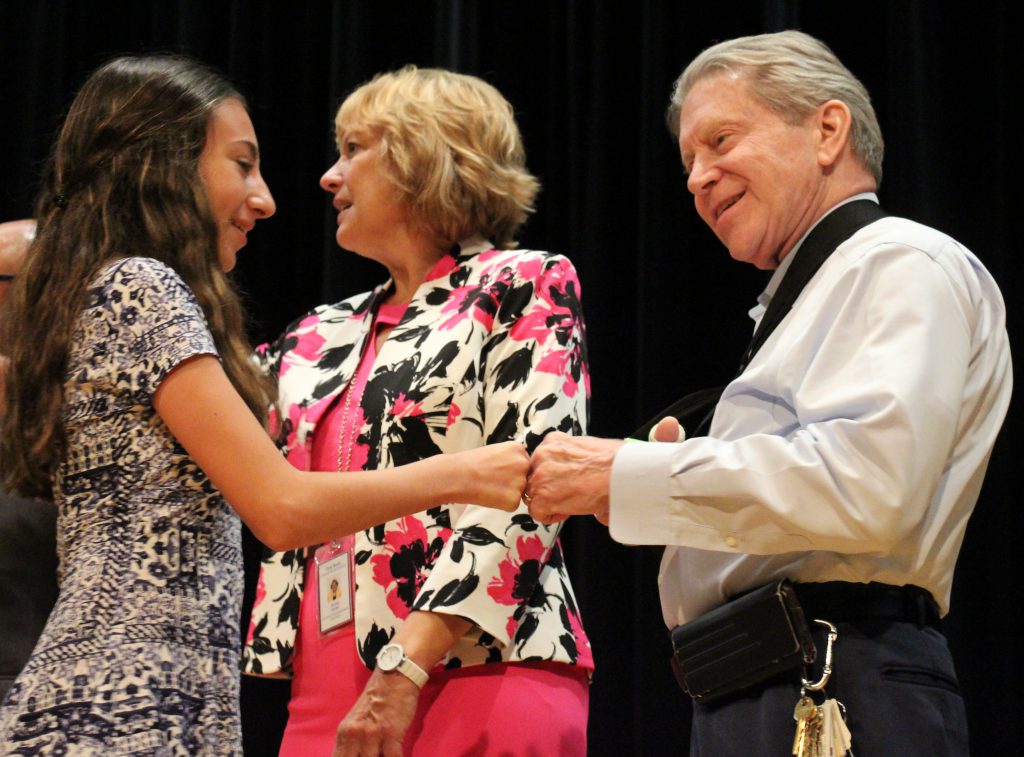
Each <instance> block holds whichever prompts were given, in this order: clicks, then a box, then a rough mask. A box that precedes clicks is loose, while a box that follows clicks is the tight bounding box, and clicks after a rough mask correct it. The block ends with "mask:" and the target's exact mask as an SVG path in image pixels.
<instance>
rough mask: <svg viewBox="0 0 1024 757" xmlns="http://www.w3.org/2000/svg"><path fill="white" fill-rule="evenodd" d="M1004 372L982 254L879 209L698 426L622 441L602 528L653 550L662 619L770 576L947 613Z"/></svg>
mask: <svg viewBox="0 0 1024 757" xmlns="http://www.w3.org/2000/svg"><path fill="white" fill-rule="evenodd" d="M850 199H851V200H852V199H857V198H850ZM793 257H794V255H792V254H791V255H789V256H787V258H786V260H784V261H783V265H784V266H785V264H786V263H788V261H790V260H792V258H793ZM784 273H785V269H784V267H782V268H780V269H778V270H777V271H776V272H775V274H774V276H773V277H772V280H771V282H770V283H769V286H768V289H767V290H766V292H765V293H764V294H763V295H762V297H761V298H760V299H761V305H760V306H758V307H755V308H754V309H753V310H752V311H751V315H752V317H754V319H755V321H756V320H758V319H759V318H760V317H761V315H762V314H763V312H764V307H763V306H764V305H766V304H767V302H768V301H770V296H771V294H772V293H774V292H775V290H776V289H777V287H778V285H779V282H780V280H781V277H782V275H783V274H784ZM1011 383H1012V378H1011V367H1010V350H1009V342H1008V339H1007V335H1006V328H1005V310H1004V306H1003V300H1002V296H1001V295H1000V293H999V289H998V288H997V286H996V284H995V282H994V281H993V279H992V277H991V276H990V274H989V273H988V271H986V270H985V268H984V267H983V266H982V264H981V263H980V261H978V259H977V258H976V257H975V256H974V255H973V254H972V253H971V252H970V251H968V250H967V249H966V248H964V247H963V246H962V245H960V244H959V243H957V242H956V241H955V240H953V239H951V238H950V237H948V236H946V235H945V234H942V233H940V232H938V231H936V230H934V229H931V228H929V227H926V226H922V225H921V224H917V223H914V222H913V221H908V220H906V219H901V218H893V217H889V218H884V219H882V220H879V221H876V222H874V223H872V224H870V225H868V226H866V227H864V228H862V229H861V230H859V231H858V232H857V233H855V234H854V235H853V236H852V237H851V238H850V239H848V240H846V241H845V242H843V243H842V244H841V245H840V246H839V247H838V249H837V250H836V251H835V252H834V253H833V254H832V255H831V256H830V257H829V258H828V259H827V260H826V261H825V263H824V264H823V265H822V267H821V269H820V270H819V271H818V272H817V274H816V275H815V276H814V278H813V279H811V281H810V282H809V283H808V285H807V286H806V287H805V289H804V291H803V292H802V293H801V294H800V296H799V297H798V298H797V300H796V302H795V303H794V305H793V309H792V311H791V312H790V313H789V315H788V316H787V317H786V318H785V319H784V320H783V321H782V323H780V325H779V326H778V328H777V329H776V330H775V331H774V333H773V334H772V335H771V337H770V338H769V339H768V341H767V342H766V343H765V344H764V346H763V347H762V348H761V350H760V351H759V352H758V353H757V355H756V356H755V357H754V359H753V360H752V361H751V363H750V365H749V366H747V368H746V370H745V371H744V372H743V373H742V374H741V375H740V376H739V377H737V378H736V379H735V380H733V382H732V383H730V384H729V386H728V387H727V388H726V390H725V392H724V393H723V395H722V399H721V401H720V402H719V404H718V406H717V408H716V410H715V415H714V419H713V421H712V424H711V429H710V432H709V435H708V436H707V437H701V438H696V439H691V440H688V441H685V442H683V443H681V444H659V443H644V442H641V443H636V444H626V445H624V446H623V447H622V448H621V449H620V451H619V453H618V454H617V455H616V457H615V461H614V464H613V468H612V478H611V514H610V515H611V534H612V536H613V537H614V538H615V539H616V540H618V541H620V542H623V543H626V544H665V545H668V547H667V549H666V551H665V556H664V559H663V560H662V566H661V573H660V575H659V584H660V589H661V598H662V609H663V612H664V616H665V622H666V624H668V625H669V626H670V627H671V626H675V625H677V624H680V623H684V622H687V621H689V620H692V619H694V618H696V617H698V616H700V615H701V614H702V613H704V612H706V611H707V610H709V609H712V608H713V607H716V606H718V605H720V604H722V603H723V602H725V601H726V600H727V599H728V598H729V597H731V596H733V595H735V594H737V593H739V592H742V591H744V590H747V589H750V588H753V587H756V586H759V585H761V584H764V583H767V582H768V581H771V580H773V579H775V578H779V577H783V576H788V577H789V578H792V579H794V580H797V581H851V582H867V581H879V582H882V583H888V584H894V585H903V584H916V585H918V586H921V587H923V588H925V589H928V590H929V591H931V592H932V595H933V596H934V597H935V600H936V601H937V602H938V604H939V606H940V610H941V612H942V614H945V613H946V611H947V610H948V606H949V594H950V586H951V583H952V577H953V567H954V564H955V562H956V558H957V554H958V553H959V550H960V545H961V542H962V541H963V536H964V530H965V528H966V526H967V519H968V517H969V516H970V514H971V511H972V510H973V508H974V505H975V503H976V501H977V498H978V492H979V489H980V487H981V483H982V479H983V477H984V474H985V469H986V467H987V465H988V459H989V455H990V453H991V450H992V445H993V443H994V442H995V438H996V435H997V433H998V431H999V428H1000V426H1001V424H1002V421H1003V418H1004V417H1005V415H1006V410H1007V406H1008V404H1009V400H1010V389H1011Z"/></svg>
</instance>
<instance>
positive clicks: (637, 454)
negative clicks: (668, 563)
mask: <svg viewBox="0 0 1024 757" xmlns="http://www.w3.org/2000/svg"><path fill="white" fill-rule="evenodd" d="M678 450H679V445H678V444H669V443H664V442H628V443H626V444H623V445H622V447H620V448H619V451H618V452H617V453H616V454H615V459H614V460H613V461H612V478H611V486H610V488H609V498H608V499H609V521H608V528H609V532H610V533H611V536H612V538H613V539H615V541H617V542H621V543H622V544H659V545H660V544H669V543H671V539H670V535H671V531H672V520H673V519H672V513H671V510H672V506H671V499H670V497H669V478H670V476H669V471H670V470H671V460H672V455H673V453H675V452H677V451H678Z"/></svg>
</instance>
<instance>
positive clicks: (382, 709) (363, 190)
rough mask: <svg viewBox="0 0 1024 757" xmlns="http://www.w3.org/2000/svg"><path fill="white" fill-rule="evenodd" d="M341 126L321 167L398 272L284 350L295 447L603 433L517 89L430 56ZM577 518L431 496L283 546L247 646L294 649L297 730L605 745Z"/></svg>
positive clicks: (313, 459)
mask: <svg viewBox="0 0 1024 757" xmlns="http://www.w3.org/2000/svg"><path fill="white" fill-rule="evenodd" d="M336 129H337V143H338V150H339V152H340V157H339V159H338V162H337V163H335V165H333V166H332V167H331V168H330V169H328V171H327V173H325V174H324V176H323V178H322V179H321V182H320V183H321V186H322V187H323V188H324V189H325V190H326V191H327V192H328V193H329V194H330V195H331V196H332V197H333V201H334V206H335V208H337V211H338V230H337V241H338V244H339V245H340V246H342V247H343V248H344V249H346V250H350V251H352V252H354V253H356V254H359V255H362V256H364V257H368V258H370V259H372V260H375V261H377V262H379V263H381V264H382V265H383V266H384V267H385V268H386V269H387V271H388V273H389V274H390V276H389V278H388V279H387V280H386V281H385V282H384V283H383V284H381V285H380V286H378V287H377V288H376V289H374V290H373V291H371V292H367V293H363V294H359V295H356V296H354V297H351V298H349V299H347V300H345V301H343V302H340V303H337V304H334V305H326V306H323V307H320V308H318V309H317V310H315V311H314V312H312V313H310V314H309V315H307V316H305V317H304V318H301V319H300V320H298V321H297V322H296V323H295V324H294V325H293V326H292V327H290V328H289V329H288V330H287V331H286V332H285V333H284V334H283V335H282V336H281V338H280V339H278V340H277V341H276V342H274V343H272V344H270V345H268V346H266V347H265V348H264V349H263V350H262V352H261V354H262V358H263V361H264V365H265V367H266V369H267V370H268V371H269V372H270V373H271V374H272V375H273V376H275V377H276V378H277V380H278V386H279V391H280V400H281V408H282V413H283V416H284V424H285V428H286V429H287V439H286V441H285V447H286V451H287V454H288V459H289V460H290V461H291V462H292V464H293V465H295V466H296V467H298V468H301V469H313V470H339V469H340V470H376V469H383V468H390V467H392V466H395V465H401V464H403V463H407V462H411V461H415V460H419V459H422V458H424V457H429V456H431V455H436V454H437V453H439V452H455V451H459V450H470V449H472V448H474V447H477V446H479V445H483V444H488V443H490V442H494V441H499V440H501V441H505V440H519V441H522V442H524V443H525V444H526V445H527V446H528V447H532V446H533V445H535V444H536V443H537V442H538V441H539V440H540V439H541V438H542V437H543V435H544V434H545V433H547V432H549V431H551V430H555V429H557V430H562V431H566V432H569V433H582V432H583V431H584V430H585V425H586V412H587V398H588V377H587V367H586V353H585V347H584V340H583V337H584V333H583V331H584V328H583V319H582V313H581V310H580V303H579V284H578V280H577V277H576V273H575V270H574V269H573V267H572V264H571V263H570V262H569V261H568V260H567V259H566V258H565V257H562V256H560V255H554V254H551V253H547V252H538V251H527V250H516V249H514V246H515V244H514V235H515V233H516V231H517V230H518V228H519V227H520V226H521V224H522V223H523V221H524V220H525V219H526V216H527V214H528V213H529V212H530V211H531V210H532V204H533V199H534V196H535V194H536V192H537V188H538V185H537V181H536V179H534V177H533V176H531V175H530V174H529V173H528V172H527V170H526V168H525V165H524V152H523V147H522V143H521V139H520V136H519V131H518V127H517V126H516V123H515V120H514V118H513V115H512V109H511V106H510V105H509V103H508V102H507V101H506V100H505V99H504V98H503V97H502V96H501V94H500V93H499V92H498V91H497V90H495V89H494V88H493V87H492V86H490V85H489V84H487V83H485V82H483V81H482V80H480V79H478V78H475V77H472V76H465V75H460V74H454V73H450V72H447V71H440V70H421V69H416V68H412V67H409V68H405V69H402V70H400V71H396V72H392V73H386V74H382V75H379V76H378V77H376V78H375V79H373V80H372V81H370V82H369V83H367V84H365V85H363V86H362V87H360V88H358V89H357V90H356V91H355V92H353V93H352V94H351V95H350V96H349V97H348V98H347V99H346V100H345V102H344V103H343V104H342V106H341V108H340V110H339V111H338V114H337V119H336ZM557 536H558V527H557V526H554V525H548V524H543V523H538V522H537V521H535V520H533V519H532V518H530V516H529V515H528V513H527V511H526V508H525V506H523V507H521V508H520V510H518V511H516V512H514V513H505V512H502V513H495V512H491V511H488V510H485V509H483V508H480V507H477V506H476V505H475V504H474V503H468V504H465V505H458V506H442V507H429V506H428V505H427V503H424V507H423V508H422V510H421V512H419V513H417V514H415V515H413V516H410V517H406V518H399V519H393V520H386V521H385V520H382V521H381V523H380V524H378V525H376V526H374V527H372V528H369V529H366V530H363V531H358V532H356V533H354V534H352V535H349V536H347V537H346V538H344V539H340V540H336V541H334V542H330V543H327V544H322V545H314V546H312V547H310V548H309V549H308V550H304V551H300V552H297V553H294V552H293V553H287V554H275V555H271V556H269V557H268V558H267V560H266V561H265V564H264V570H263V574H262V575H261V579H260V584H259V589H258V593H257V594H258V595H257V603H256V607H255V610H254V615H253V620H252V623H251V625H250V639H249V645H248V648H247V649H246V653H245V666H246V669H247V670H248V671H249V672H252V673H257V674H264V675H277V674H281V673H282V672H288V671H293V673H294V678H293V683H292V699H291V703H290V706H289V710H290V716H289V721H288V726H287V729H286V732H285V736H284V742H283V744H282V749H281V754H282V755H309V754H329V753H330V751H331V748H332V746H334V747H335V754H339V755H371V754H372V755H376V754H378V753H383V754H401V753H403V751H404V753H405V754H415V755H454V754H492V753H498V752H499V751H500V752H502V753H509V754H524V755H525V754H559V755H583V754H585V752H586V722H587V703H588V679H589V673H590V671H591V669H592V667H593V660H592V656H591V653H590V649H589V642H588V641H587V637H586V634H585V633H584V631H583V628H582V625H581V623H580V617H579V611H578V608H577V606H576V602H575V599H574V598H573V594H572V588H571V584H570V581H569V577H568V575H567V573H566V568H565V564H564V561H563V559H562V553H561V549H560V546H559V544H558V539H557ZM339 575H340V576H343V580H344V582H345V584H344V589H345V590H344V591H343V594H344V597H343V598H342V599H341V600H333V601H332V600H329V599H328V598H327V588H328V587H329V585H330V579H331V577H333V576H339ZM339 723H340V727H339Z"/></svg>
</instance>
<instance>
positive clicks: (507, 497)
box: [447, 442, 530, 512]
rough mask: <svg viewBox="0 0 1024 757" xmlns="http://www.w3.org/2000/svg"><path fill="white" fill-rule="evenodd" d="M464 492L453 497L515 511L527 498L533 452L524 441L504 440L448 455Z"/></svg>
mask: <svg viewBox="0 0 1024 757" xmlns="http://www.w3.org/2000/svg"><path fill="white" fill-rule="evenodd" d="M447 457H448V458H449V460H450V462H451V463H453V464H454V465H453V467H454V474H455V476H456V477H457V478H456V480H458V481H459V482H460V484H459V488H460V490H461V492H462V493H461V495H459V496H456V497H455V498H454V499H453V501H455V502H465V503H470V504H474V505H484V506H486V507H494V508H497V509H499V510H505V511H506V512H512V511H513V510H515V509H516V508H517V507H519V503H520V501H521V500H522V498H523V490H524V489H525V488H526V472H527V471H528V470H529V468H530V456H529V454H527V452H526V448H525V447H523V445H522V443H521V442H501V443H499V444H488V445H487V446H486V447H477V448H476V449H471V450H467V451H465V452H457V453H455V454H452V455H448V456H447Z"/></svg>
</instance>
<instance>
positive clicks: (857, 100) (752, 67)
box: [665, 31, 885, 184]
mask: <svg viewBox="0 0 1024 757" xmlns="http://www.w3.org/2000/svg"><path fill="white" fill-rule="evenodd" d="M717 74H733V75H736V76H741V77H743V78H744V79H745V80H746V81H747V82H748V83H749V85H750V92H751V94H753V95H754V96H755V97H756V98H758V100H760V101H761V102H762V103H763V104H764V105H765V106H766V107H768V108H770V109H772V110H773V111H775V112H776V113H778V114H779V115H780V116H782V117H783V118H784V119H786V120H787V121H789V122H790V123H800V122H802V121H803V120H804V119H805V118H807V116H808V115H810V113H811V112H812V111H813V110H814V109H815V108H817V107H818V106H819V105H821V104H822V103H824V102H826V101H828V100H840V101H842V102H844V103H846V107H848V108H849V109H850V113H851V114H852V119H853V123H852V127H851V131H852V143H853V153H854V155H856V156H857V157H858V158H859V159H860V160H861V162H862V163H863V164H864V166H865V168H867V169H868V170H869V171H870V172H871V173H872V174H873V175H874V177H875V181H876V182H877V183H878V184H881V183H882V157H883V155H884V153H885V145H884V143H883V142H882V130H881V128H880V127H879V125H878V117H877V116H876V115H875V109H874V108H873V107H872V106H871V97H870V96H869V95H868V91H867V90H866V89H865V88H864V85H863V84H861V83H860V81H859V80H858V79H857V77H855V76H854V75H853V74H852V73H850V70H849V69H848V68H846V66H844V65H843V64H842V63H840V62H839V59H838V58H837V57H836V55H835V53H833V52H832V51H831V50H830V49H829V48H828V46H827V45H826V44H825V43H824V42H821V41H820V40H817V39H815V38H814V37H812V36H810V35H809V34H804V33H803V32H797V31H785V32H778V33H775V34H758V35H755V36H751V37H738V38H736V39H730V40H726V41H725V42H720V43H718V44H717V45H714V46H712V47H709V48H707V49H706V50H704V52H702V53H701V54H700V55H698V56H697V57H696V58H694V59H693V61H692V62H691V63H690V65H688V66H687V67H686V69H685V70H684V71H683V73H682V74H681V75H680V76H679V78H678V79H676V82H675V84H674V85H673V87H672V97H671V100H670V104H669V107H668V112H667V113H666V114H665V117H666V120H667V122H668V128H669V130H670V131H671V132H672V134H673V135H674V136H675V137H676V138H678V137H679V114H680V111H681V110H682V106H683V100H685V99H686V96H687V95H688V94H689V93H690V90H691V89H692V88H693V87H694V85H695V84H697V82H699V81H700V80H702V79H704V78H707V77H709V76H714V75H717Z"/></svg>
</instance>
